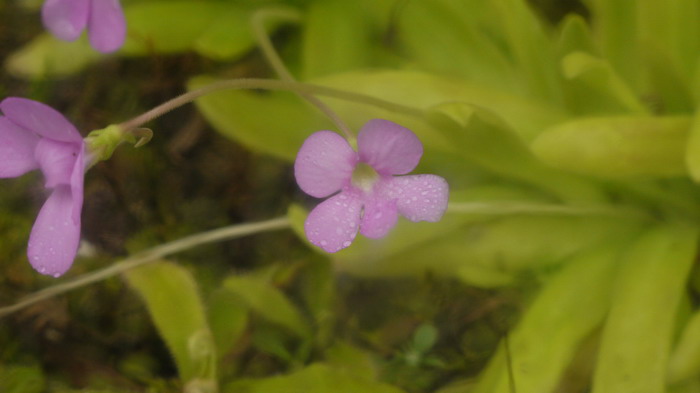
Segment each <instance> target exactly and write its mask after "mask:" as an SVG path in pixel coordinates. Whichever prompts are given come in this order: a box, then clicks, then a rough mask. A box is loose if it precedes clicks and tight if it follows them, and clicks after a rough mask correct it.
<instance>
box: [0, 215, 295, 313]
mask: <svg viewBox="0 0 700 393" xmlns="http://www.w3.org/2000/svg"><path fill="white" fill-rule="evenodd" d="M289 225H290V223H289V220H288V219H287V217H278V218H273V219H270V220H267V221H260V222H255V223H246V224H236V225H231V226H227V227H223V228H218V229H214V230H211V231H207V232H201V233H197V234H195V235H191V236H187V237H184V238H182V239H178V240H175V241H172V242H169V243H165V244H161V245H159V246H156V247H153V248H150V249H148V250H145V251H142V252H140V253H138V254H136V255H134V256H131V257H129V258H126V259H124V260H122V261H120V262H117V263H115V264H113V265H111V266H109V267H106V268H104V269H102V270H98V271H95V272H91V273H86V274H83V275H82V276H78V277H76V278H74V279H72V280H69V281H66V282H64V283H61V284H57V285H54V286H52V287H49V288H46V289H42V290H40V291H37V292H35V293H33V294H31V295H29V296H27V297H25V298H24V299H22V300H20V301H18V302H17V303H15V304H12V305H10V306H6V307H2V308H0V318H2V317H4V316H7V315H9V314H11V313H13V312H16V311H18V310H21V309H23V308H25V307H27V306H30V305H32V304H34V303H37V302H40V301H42V300H46V299H49V298H51V297H54V296H57V295H60V294H63V293H66V292H69V291H71V290H73V289H76V288H80V287H84V286H86V285H90V284H92V283H95V282H98V281H101V280H104V279H107V278H110V277H113V276H116V275H118V274H121V273H124V272H125V271H127V270H130V269H133V268H135V267H138V266H141V265H144V264H146V263H149V262H153V261H157V260H159V259H161V258H164V257H166V256H168V255H171V254H175V253H178V252H182V251H185V250H188V249H190V248H192V247H196V246H200V245H202V244H207V243H213V242H216V241H221V240H231V239H236V238H239V237H243V236H248V235H254V234H257V233H262V232H267V231H274V230H278V229H285V228H289Z"/></svg>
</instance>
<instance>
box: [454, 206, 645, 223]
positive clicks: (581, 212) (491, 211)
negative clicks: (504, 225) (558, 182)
mask: <svg viewBox="0 0 700 393" xmlns="http://www.w3.org/2000/svg"><path fill="white" fill-rule="evenodd" d="M447 213H455V214H475V215H488V216H508V215H517V214H521V215H560V216H608V217H620V218H630V219H637V220H648V219H650V218H651V217H649V216H648V215H646V214H644V213H643V212H641V211H638V210H634V209H629V208H627V209H626V208H614V207H599V206H595V207H581V206H566V205H549V204H538V203H517V202H516V203H513V202H491V203H488V202H461V203H460V202H458V203H450V204H449V205H448V206H447Z"/></svg>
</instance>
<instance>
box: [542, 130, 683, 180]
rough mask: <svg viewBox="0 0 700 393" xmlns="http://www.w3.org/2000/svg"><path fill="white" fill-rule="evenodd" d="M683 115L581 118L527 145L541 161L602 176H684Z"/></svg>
mask: <svg viewBox="0 0 700 393" xmlns="http://www.w3.org/2000/svg"><path fill="white" fill-rule="evenodd" d="M690 126H691V125H690V119H689V118H687V117H601V118H584V119H581V120H575V121H570V122H567V123H563V124H560V125H557V126H555V127H553V128H551V129H549V130H547V131H545V132H543V133H542V134H541V135H540V136H539V137H538V138H537V139H536V140H535V141H534V142H533V144H532V148H533V151H534V152H535V154H536V155H537V156H538V157H540V159H542V160H543V161H544V162H546V163H548V164H550V165H552V166H554V167H556V168H561V169H565V170H569V171H572V172H576V173H583V174H588V175H594V176H600V177H606V178H622V177H630V176H636V177H654V176H656V177H673V176H679V175H685V174H686V173H687V169H686V167H685V163H684V156H685V153H686V141H687V139H688V135H689V130H690Z"/></svg>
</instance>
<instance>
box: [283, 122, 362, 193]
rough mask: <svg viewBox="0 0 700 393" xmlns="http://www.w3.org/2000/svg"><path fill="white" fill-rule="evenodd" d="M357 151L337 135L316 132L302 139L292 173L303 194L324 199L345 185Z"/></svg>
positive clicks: (328, 132)
mask: <svg viewBox="0 0 700 393" xmlns="http://www.w3.org/2000/svg"><path fill="white" fill-rule="evenodd" d="M356 164H357V153H355V151H354V150H352V148H351V147H350V145H349V144H348V142H347V141H346V140H345V139H344V138H343V137H342V136H340V135H338V134H336V133H335V132H331V131H318V132H315V133H313V134H311V136H309V137H308V138H306V140H305V141H304V144H303V145H302V146H301V149H299V153H297V158H296V161H295V162H294V176H295V177H296V179H297V184H299V187H300V188H301V189H302V190H303V191H304V192H305V193H307V194H309V195H311V196H313V197H316V198H324V197H327V196H328V195H330V194H332V193H334V192H336V191H338V190H340V189H341V188H343V186H345V185H346V184H348V182H349V181H350V177H351V176H352V171H353V169H354V168H355V165H356Z"/></svg>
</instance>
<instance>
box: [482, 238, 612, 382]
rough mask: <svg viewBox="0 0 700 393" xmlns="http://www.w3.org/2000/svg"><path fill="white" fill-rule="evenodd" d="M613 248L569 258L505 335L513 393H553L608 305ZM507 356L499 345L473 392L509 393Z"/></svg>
mask: <svg viewBox="0 0 700 393" xmlns="http://www.w3.org/2000/svg"><path fill="white" fill-rule="evenodd" d="M619 248H620V247H619V245H612V246H611V245H606V246H604V247H602V248H598V249H597V250H594V251H585V252H583V253H582V254H580V255H577V256H575V257H573V258H572V260H571V261H570V262H568V263H567V264H566V265H564V266H563V267H562V268H561V270H560V271H558V272H557V273H555V274H554V275H553V277H551V278H549V279H548V280H547V282H546V283H545V284H544V287H543V288H542V290H541V291H540V293H539V294H538V295H537V297H536V298H535V299H534V301H533V302H532V304H531V305H530V306H529V308H528V310H527V311H526V312H525V315H524V316H523V317H522V320H521V321H520V322H519V323H518V325H517V326H516V327H515V328H514V329H513V331H512V332H511V333H509V334H508V337H507V339H508V340H509V347H510V358H511V361H512V371H513V374H514V375H513V379H514V380H515V383H516V387H517V389H518V390H517V391H518V392H519V393H542V392H554V391H556V389H555V388H556V387H557V385H558V383H559V381H560V379H561V378H562V375H563V373H564V372H565V371H566V369H567V367H568V365H569V363H570V362H571V361H572V359H573V357H574V355H575V354H576V352H577V349H578V346H579V344H580V343H581V342H582V341H583V340H584V339H585V338H586V337H587V336H588V335H590V334H591V332H593V331H594V329H596V328H597V327H598V326H599V325H600V324H601V323H602V322H603V319H604V317H605V315H606V313H607V311H608V308H609V306H610V293H611V291H612V287H613V282H614V278H615V272H616V268H617V258H618V255H619V252H618V251H619ZM507 361H508V358H507V357H506V354H505V348H504V346H503V345H501V348H500V349H499V350H498V352H497V353H496V355H495V356H494V357H493V358H492V359H491V361H490V363H489V366H488V367H487V369H486V370H485V371H484V372H483V373H482V378H481V379H480V380H479V383H478V385H477V387H476V388H475V389H474V390H473V393H486V392H488V393H509V392H511V391H512V390H511V386H510V385H511V380H510V377H509V372H508V368H509V366H508V364H507V363H506V362H507Z"/></svg>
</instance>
